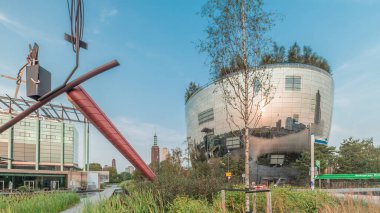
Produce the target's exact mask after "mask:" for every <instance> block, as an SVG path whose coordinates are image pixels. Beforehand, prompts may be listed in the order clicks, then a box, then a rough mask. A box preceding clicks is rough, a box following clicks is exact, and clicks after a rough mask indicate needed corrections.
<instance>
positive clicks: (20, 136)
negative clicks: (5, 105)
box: [0, 114, 78, 170]
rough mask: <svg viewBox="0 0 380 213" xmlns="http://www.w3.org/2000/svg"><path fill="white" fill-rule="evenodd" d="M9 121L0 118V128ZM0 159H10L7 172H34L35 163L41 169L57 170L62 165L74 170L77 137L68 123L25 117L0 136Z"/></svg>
mask: <svg viewBox="0 0 380 213" xmlns="http://www.w3.org/2000/svg"><path fill="white" fill-rule="evenodd" d="M9 119H10V115H9V114H0V125H1V124H4V123H5V122H6V121H8V120H9ZM12 131H13V133H12ZM38 147H39V149H38ZM0 156H1V157H6V158H11V159H13V161H12V165H11V168H23V169H31V168H33V169H38V167H36V163H37V165H38V166H39V167H42V168H43V169H53V170H58V169H59V168H60V166H61V165H62V163H63V166H64V167H74V166H75V167H76V166H77V165H78V133H77V131H76V129H75V126H74V124H72V123H66V122H60V121H56V120H47V119H38V118H36V117H28V118H26V119H24V120H22V121H20V122H18V123H17V124H16V125H15V126H14V127H13V129H11V128H10V129H8V130H7V131H6V132H4V133H2V134H0ZM1 167H3V168H10V167H9V165H7V164H4V163H2V164H1Z"/></svg>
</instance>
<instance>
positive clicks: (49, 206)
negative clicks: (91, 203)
mask: <svg viewBox="0 0 380 213" xmlns="http://www.w3.org/2000/svg"><path fill="white" fill-rule="evenodd" d="M79 200H80V198H79V196H78V195H77V194H76V193H38V194H14V195H10V196H2V197H0V212H1V213H30V212H39V213H45V212H46V213H58V212H61V211H63V210H65V209H67V208H69V207H71V206H73V205H74V204H76V203H78V202H79Z"/></svg>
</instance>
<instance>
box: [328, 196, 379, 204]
mask: <svg viewBox="0 0 380 213" xmlns="http://www.w3.org/2000/svg"><path fill="white" fill-rule="evenodd" d="M331 195H333V196H335V197H338V198H347V197H351V198H352V199H354V200H364V201H366V202H369V203H373V204H376V205H377V204H380V196H371V195H353V194H342V193H331Z"/></svg>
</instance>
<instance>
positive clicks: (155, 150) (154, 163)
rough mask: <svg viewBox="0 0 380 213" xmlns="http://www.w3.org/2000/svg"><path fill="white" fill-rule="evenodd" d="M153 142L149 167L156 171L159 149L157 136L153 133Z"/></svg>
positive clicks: (158, 161)
mask: <svg viewBox="0 0 380 213" xmlns="http://www.w3.org/2000/svg"><path fill="white" fill-rule="evenodd" d="M153 138H154V141H153V146H152V149H151V167H152V169H154V170H157V169H158V167H159V163H160V147H159V146H158V145H157V135H156V133H154V137H153Z"/></svg>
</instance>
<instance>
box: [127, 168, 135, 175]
mask: <svg viewBox="0 0 380 213" xmlns="http://www.w3.org/2000/svg"><path fill="white" fill-rule="evenodd" d="M125 171H126V172H128V173H129V174H132V173H133V172H134V171H135V167H133V166H128V167H127V168H126V169H125Z"/></svg>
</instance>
